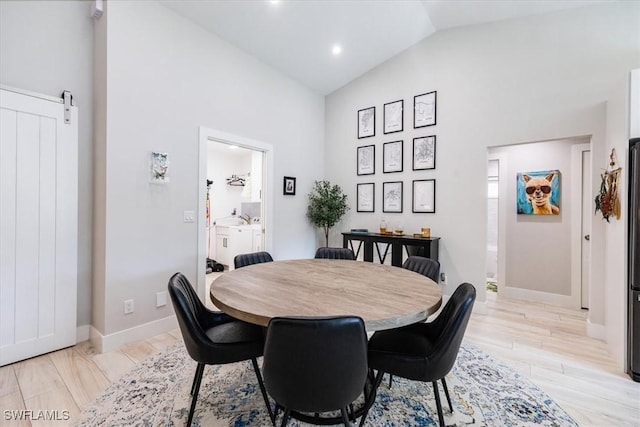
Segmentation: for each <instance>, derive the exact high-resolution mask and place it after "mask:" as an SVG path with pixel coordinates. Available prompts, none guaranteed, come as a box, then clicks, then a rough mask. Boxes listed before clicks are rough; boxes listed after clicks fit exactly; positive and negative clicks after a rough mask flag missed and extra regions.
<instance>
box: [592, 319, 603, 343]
mask: <svg viewBox="0 0 640 427" xmlns="http://www.w3.org/2000/svg"><path fill="white" fill-rule="evenodd" d="M587 336H588V337H591V338H595V339H597V340H602V341H605V338H607V328H605V327H604V325H599V324H597V323H591V320H590V319H587Z"/></svg>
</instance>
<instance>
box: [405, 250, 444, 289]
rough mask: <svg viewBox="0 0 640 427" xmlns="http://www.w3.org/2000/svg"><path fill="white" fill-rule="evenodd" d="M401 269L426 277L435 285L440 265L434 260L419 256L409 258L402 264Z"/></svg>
mask: <svg viewBox="0 0 640 427" xmlns="http://www.w3.org/2000/svg"><path fill="white" fill-rule="evenodd" d="M402 268H406V269H407V270H411V271H415V272H416V273H420V274H422V275H423V276H427V277H428V278H429V279H431V280H433V281H434V282H436V283H438V281H439V276H440V263H439V262H438V261H436V260H435V259H431V258H425V257H421V256H410V257H409V258H407V260H406V261H405V262H404V264H402Z"/></svg>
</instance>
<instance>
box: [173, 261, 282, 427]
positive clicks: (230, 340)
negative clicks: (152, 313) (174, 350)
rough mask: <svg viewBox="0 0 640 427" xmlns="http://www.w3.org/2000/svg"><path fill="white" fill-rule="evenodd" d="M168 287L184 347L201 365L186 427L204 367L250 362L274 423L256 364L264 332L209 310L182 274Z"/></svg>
mask: <svg viewBox="0 0 640 427" xmlns="http://www.w3.org/2000/svg"><path fill="white" fill-rule="evenodd" d="M168 287H169V295H170V296H171V302H172V303H173V308H174V310H175V312H176V317H177V318H178V324H179V325H180V332H181V333H182V338H183V340H184V345H185V347H186V349H187V352H188V353H189V356H191V358H192V359H193V360H195V361H196V362H197V363H198V366H197V368H196V373H195V376H194V378H193V384H192V385H191V396H192V399H191V408H190V409H189V417H188V420H187V424H186V425H187V426H190V425H191V421H192V419H193V412H194V409H195V407H196V401H197V400H198V392H199V390H200V383H201V381H202V374H203V372H204V367H205V365H221V364H225V363H233V362H240V361H243V360H249V359H250V360H251V363H252V364H253V370H254V371H255V373H256V377H257V379H258V384H259V385H260V390H261V391H262V397H263V399H264V402H265V404H266V405H267V411H268V412H269V418H270V419H271V421H272V422H273V419H274V418H273V412H272V410H271V405H270V404H269V399H268V397H267V392H266V390H265V388H264V383H263V381H262V376H261V375H260V368H259V367H258V362H257V361H256V358H258V357H260V356H262V352H263V350H264V333H263V328H261V327H260V326H256V325H252V324H250V323H246V322H242V321H239V320H236V319H234V318H233V317H230V316H228V315H226V314H224V313H221V312H214V311H211V310H209V309H207V308H206V307H205V306H204V305H203V304H202V302H201V301H200V299H199V298H198V295H197V294H196V292H195V291H194V290H193V287H192V286H191V283H189V280H188V279H187V278H186V277H185V276H184V275H183V274H181V273H176V274H174V275H173V276H172V277H171V279H169V286H168Z"/></svg>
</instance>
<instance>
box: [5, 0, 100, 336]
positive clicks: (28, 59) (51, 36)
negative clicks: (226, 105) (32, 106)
mask: <svg viewBox="0 0 640 427" xmlns="http://www.w3.org/2000/svg"><path fill="white" fill-rule="evenodd" d="M89 15H90V7H89V2H84V1H2V2H0V83H1V84H3V85H7V86H13V87H16V88H21V89H26V90H30V91H33V92H38V93H43V94H46V95H50V96H60V94H61V93H62V91H63V90H69V91H71V93H72V94H73V99H74V101H75V103H76V105H77V106H78V117H79V124H78V165H79V170H78V313H77V319H78V325H88V324H89V322H90V319H91V276H92V272H91V270H92V266H91V262H92V259H91V258H92V215H93V213H92V211H93V209H92V198H93V195H92V192H93V168H92V161H93V139H92V133H93V93H92V92H93V87H92V86H93V75H92V70H93V20H92V19H91V17H90V16H89Z"/></svg>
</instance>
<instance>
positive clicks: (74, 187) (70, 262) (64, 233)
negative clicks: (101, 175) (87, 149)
mask: <svg viewBox="0 0 640 427" xmlns="http://www.w3.org/2000/svg"><path fill="white" fill-rule="evenodd" d="M65 108H67V109H68V111H67V119H68V122H69V123H65ZM77 127H78V112H77V109H76V108H75V107H71V106H68V105H65V103H64V102H63V100H62V99H58V98H51V97H46V96H44V95H43V96H39V95H37V94H28V93H27V92H20V91H17V90H13V89H9V88H1V89H0V366H3V365H6V364H9V363H12V362H15V361H18V360H22V359H26V358H29V357H32V356H36V355H39V354H43V353H47V352H50V351H53V350H57V349H60V348H63V347H68V346H70V345H73V344H75V342H76V310H77V307H76V304H77V303H76V300H77V297H76V295H77V284H78V280H77V259H78V248H77V241H78V131H77Z"/></svg>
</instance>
